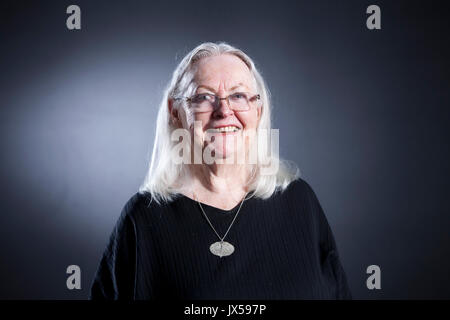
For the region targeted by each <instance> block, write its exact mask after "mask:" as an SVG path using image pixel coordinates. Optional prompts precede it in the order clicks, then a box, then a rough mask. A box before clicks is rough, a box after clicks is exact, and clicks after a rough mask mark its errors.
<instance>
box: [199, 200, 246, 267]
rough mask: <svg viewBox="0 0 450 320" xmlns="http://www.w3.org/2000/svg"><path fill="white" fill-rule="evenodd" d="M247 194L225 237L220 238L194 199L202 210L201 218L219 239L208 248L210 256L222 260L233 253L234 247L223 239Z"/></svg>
mask: <svg viewBox="0 0 450 320" xmlns="http://www.w3.org/2000/svg"><path fill="white" fill-rule="evenodd" d="M247 194H248V192H247V193H246V194H245V195H244V199H242V201H241V204H240V206H239V209H238V211H237V212H236V214H235V216H234V218H233V221H231V223H230V226H229V227H228V230H227V232H225V235H224V236H223V237H221V236H220V235H219V234H218V233H217V231H216V229H215V228H214V226H213V225H212V223H211V221H210V220H209V219H208V216H207V215H206V213H205V210H203V207H202V205H201V203H200V202H199V201H198V200H197V197H195V199H196V200H197V203H198V205H199V206H200V209H201V210H202V213H203V216H204V217H205V218H206V221H208V223H209V225H210V226H211V228H212V229H213V230H214V233H215V234H216V236H217V237H218V238H219V239H220V241H217V242H214V243H213V244H212V245H211V246H210V247H209V251H211V253H212V254H214V255H216V256H219V257H221V258H222V257H226V256H229V255H231V254H232V253H233V252H234V246H233V245H232V244H231V243H229V242H227V241H224V239H225V237H226V236H227V234H228V231H230V229H231V226H232V225H233V223H234V221H235V220H236V218H237V216H238V214H239V211H241V207H242V204H243V203H244V201H245V197H246V196H247Z"/></svg>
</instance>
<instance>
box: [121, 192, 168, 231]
mask: <svg viewBox="0 0 450 320" xmlns="http://www.w3.org/2000/svg"><path fill="white" fill-rule="evenodd" d="M170 211H171V202H159V203H158V202H157V201H156V200H155V199H153V197H152V195H151V193H150V192H147V191H143V192H136V193H134V194H133V195H132V196H131V197H130V198H129V199H128V201H126V203H125V204H124V206H123V208H122V212H121V215H120V219H119V220H123V221H130V222H132V223H133V224H134V225H135V227H136V228H138V227H139V226H151V225H157V224H159V223H160V222H161V221H160V220H161V218H162V217H163V216H164V215H166V214H167V213H168V212H170Z"/></svg>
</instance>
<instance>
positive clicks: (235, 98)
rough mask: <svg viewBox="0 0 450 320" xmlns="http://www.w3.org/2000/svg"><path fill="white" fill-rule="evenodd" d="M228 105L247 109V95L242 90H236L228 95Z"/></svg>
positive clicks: (238, 108)
mask: <svg viewBox="0 0 450 320" xmlns="http://www.w3.org/2000/svg"><path fill="white" fill-rule="evenodd" d="M229 100H230V105H231V107H232V108H233V109H234V110H248V108H249V104H248V95H247V94H246V93H244V92H236V93H233V94H232V95H230V97H229Z"/></svg>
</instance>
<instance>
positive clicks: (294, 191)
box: [282, 178, 315, 199]
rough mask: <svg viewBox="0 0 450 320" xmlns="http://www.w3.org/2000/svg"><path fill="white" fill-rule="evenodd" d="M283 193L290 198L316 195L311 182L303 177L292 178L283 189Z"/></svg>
mask: <svg viewBox="0 0 450 320" xmlns="http://www.w3.org/2000/svg"><path fill="white" fill-rule="evenodd" d="M282 195H284V196H285V197H288V198H291V197H294V198H297V199H305V198H311V197H315V193H314V190H313V189H312V188H311V186H310V184H309V183H308V182H306V180H304V179H302V178H297V179H295V180H292V181H291V182H290V183H289V184H288V185H287V186H286V188H285V189H284V190H283V192H282Z"/></svg>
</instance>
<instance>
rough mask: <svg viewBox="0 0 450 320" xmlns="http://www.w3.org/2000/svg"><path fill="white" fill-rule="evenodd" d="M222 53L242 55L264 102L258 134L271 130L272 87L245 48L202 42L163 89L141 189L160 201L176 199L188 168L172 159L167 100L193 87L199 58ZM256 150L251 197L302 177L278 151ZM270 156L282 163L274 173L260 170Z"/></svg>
mask: <svg viewBox="0 0 450 320" xmlns="http://www.w3.org/2000/svg"><path fill="white" fill-rule="evenodd" d="M221 54H231V55H234V56H236V57H238V58H239V59H241V60H242V61H243V62H244V63H245V64H246V65H247V67H248V68H249V70H250V72H251V74H252V75H253V77H254V79H255V82H256V89H257V92H258V93H259V94H260V97H261V105H262V110H261V116H260V120H259V123H258V128H257V134H258V133H260V132H261V130H263V129H264V130H265V132H269V133H270V132H271V129H272V128H271V104H270V97H269V91H268V89H267V87H266V84H265V82H264V79H263V78H262V76H261V74H260V73H259V72H258V70H257V69H256V67H255V64H254V62H253V61H252V59H250V57H249V56H247V55H246V54H245V53H244V52H243V51H241V50H239V49H237V48H234V47H232V46H231V45H229V44H227V43H224V42H221V43H211V42H206V43H202V44H200V45H199V46H197V47H196V48H194V49H193V50H192V51H191V52H189V53H188V54H187V55H186V56H185V57H184V58H183V59H182V60H181V62H180V63H179V65H178V66H177V68H176V69H175V70H174V72H173V75H172V79H171V81H170V83H169V84H168V86H167V87H166V89H165V91H164V96H163V98H162V101H161V104H160V106H159V111H158V117H157V122H156V134H155V141H154V145H153V152H152V157H151V162H150V166H149V169H148V172H147V175H146V177H145V179H144V182H143V183H142V185H141V186H140V188H139V192H140V193H145V192H149V193H150V194H151V197H152V199H153V200H155V201H156V202H157V203H161V202H169V201H172V200H173V199H174V197H175V196H176V195H177V194H178V193H179V192H178V190H177V189H176V188H174V184H175V182H176V181H177V180H178V179H179V178H180V176H181V175H182V174H183V173H184V172H185V165H183V164H176V163H175V162H174V161H172V160H171V155H172V151H171V150H173V147H174V145H176V143H177V142H176V141H172V140H171V134H172V132H173V131H174V130H175V129H177V128H176V127H175V126H174V125H173V124H172V122H171V121H170V113H169V108H168V100H169V99H171V98H174V97H181V96H184V95H185V94H186V92H187V91H188V90H189V89H191V90H192V80H193V78H194V75H195V63H196V62H198V61H199V60H200V59H202V58H204V57H209V56H218V55H221ZM180 103H183V102H180ZM177 105H178V107H179V106H180V105H179V104H175V103H174V105H173V107H177ZM257 152H258V154H257V157H258V162H257V163H256V165H255V166H253V168H252V179H251V181H249V182H248V185H247V187H248V191H249V192H250V191H253V192H252V197H257V198H262V199H267V198H269V197H270V196H272V194H274V193H275V192H276V191H277V190H281V191H282V190H284V189H286V187H287V186H288V185H289V184H290V183H291V182H292V181H294V180H296V179H297V178H298V177H300V170H299V169H298V167H297V166H296V165H295V164H294V163H293V162H291V161H287V160H282V159H280V158H279V157H278V155H272V154H270V155H267V154H261V151H260V149H259V148H258V151H257ZM268 158H269V159H268ZM261 159H265V162H260V160H261ZM267 159H268V160H269V161H276V162H277V163H278V165H279V167H278V170H277V171H276V172H275V173H273V174H261V168H262V167H261V166H262V164H261V163H268V162H267V161H266V160H267ZM269 163H272V162H269Z"/></svg>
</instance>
